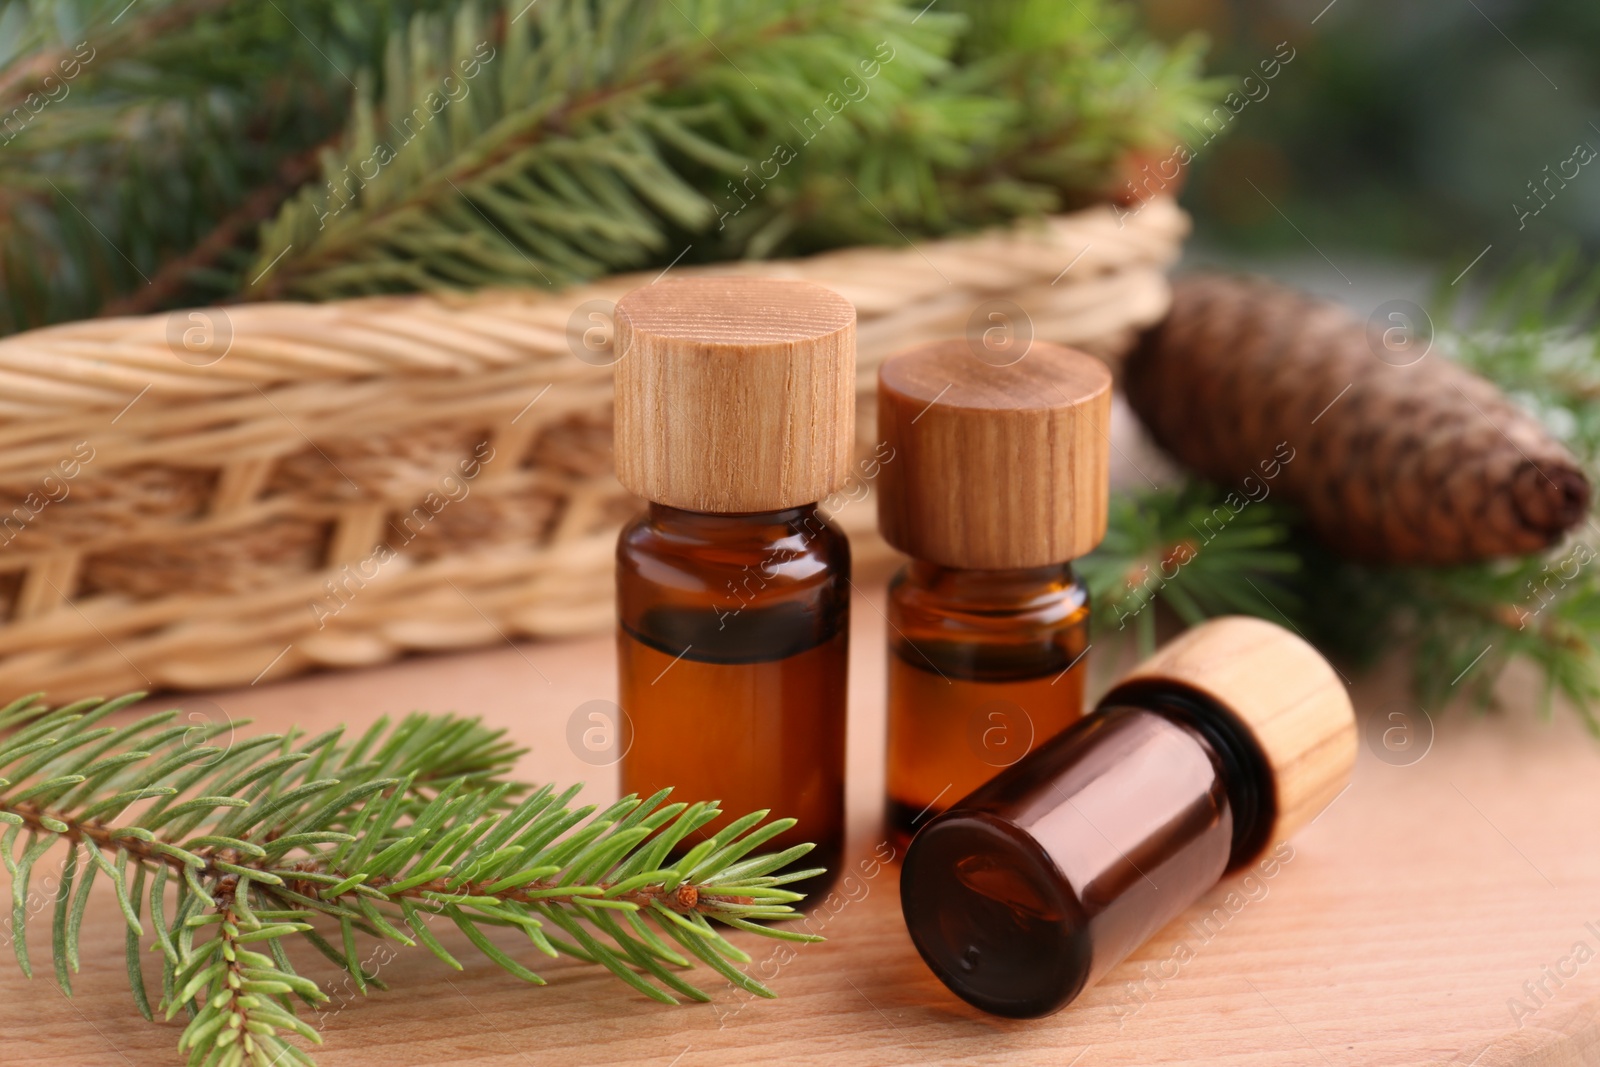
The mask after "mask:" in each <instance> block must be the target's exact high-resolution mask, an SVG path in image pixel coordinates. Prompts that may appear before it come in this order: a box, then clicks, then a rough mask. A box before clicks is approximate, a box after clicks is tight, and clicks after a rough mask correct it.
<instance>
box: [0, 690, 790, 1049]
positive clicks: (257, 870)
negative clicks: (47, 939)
mask: <svg viewBox="0 0 1600 1067" xmlns="http://www.w3.org/2000/svg"><path fill="white" fill-rule="evenodd" d="M138 698H139V695H138V694H134V695H132V696H129V697H124V698H122V699H120V700H116V701H107V702H101V701H83V702H80V703H78V704H74V705H71V706H68V707H64V708H59V709H55V710H51V709H49V708H48V707H46V706H45V705H43V704H41V703H40V702H39V701H38V699H37V698H36V697H27V698H23V699H22V700H19V701H17V702H16V703H14V704H12V705H10V706H9V707H6V708H4V709H0V774H4V776H5V777H0V824H4V825H5V826H6V829H5V832H4V835H3V837H0V860H3V862H4V864H5V866H6V869H7V871H8V872H9V874H10V876H11V888H12V913H13V920H12V921H13V929H14V936H13V938H12V944H13V948H14V951H15V952H16V956H17V961H18V964H19V965H20V966H21V967H22V969H23V971H24V973H27V974H30V975H31V974H32V970H33V964H32V961H31V960H30V959H29V957H28V949H27V943H26V935H25V925H26V922H27V919H28V912H29V909H28V907H27V901H28V897H29V886H30V883H31V878H32V875H33V872H34V868H35V866H36V865H37V863H38V861H39V860H40V859H41V858H42V857H43V856H44V855H45V853H46V852H47V851H49V850H50V848H51V847H52V846H54V845H55V844H57V843H64V844H65V845H66V846H67V856H66V859H65V862H64V864H63V868H62V879H61V882H60V886H59V888H58V891H57V894H56V908H55V913H54V917H53V920H52V924H51V928H52V935H53V936H52V960H53V964H54V967H55V970H56V973H57V975H58V978H59V979H60V980H61V984H62V988H63V989H64V990H67V991H69V992H70V988H71V985H70V975H71V973H72V972H75V971H76V970H77V969H78V965H79V959H78V942H79V934H80V931H81V928H82V924H83V922H84V918H85V915H86V913H87V906H86V902H87V899H88V895H89V894H88V887H89V885H90V884H91V882H92V881H93V880H94V879H95V878H96V876H97V875H98V876H104V877H105V878H106V879H107V880H108V881H109V882H110V883H111V885H112V888H113V894H114V897H115V899H116V901H117V904H118V906H119V908H120V910H121V912H122V915H123V921H124V923H125V925H126V928H127V931H128V936H127V939H126V940H127V956H128V971H129V976H130V985H131V988H132V992H133V996H134V1000H135V1003H136V1004H137V1005H138V1006H139V1008H140V1010H141V1011H142V1012H144V1014H145V1015H146V1016H147V1017H153V1016H154V1015H155V1013H156V1012H160V1013H161V1014H163V1015H164V1016H165V1017H166V1018H169V1019H170V1018H172V1017H174V1016H175V1015H177V1014H178V1013H180V1012H187V1013H188V1015H189V1021H188V1023H187V1026H186V1028H185V1031H184V1034H183V1036H182V1038H181V1040H180V1045H179V1047H180V1050H181V1051H183V1052H185V1053H186V1054H187V1056H188V1061H189V1062H190V1063H191V1064H196V1065H199V1064H218V1063H220V1064H241V1063H245V1062H251V1063H259V1062H288V1061H294V1062H300V1063H309V1062H310V1059H309V1057H308V1056H307V1054H306V1053H305V1052H304V1051H303V1050H302V1049H301V1048H300V1047H299V1046H298V1045H296V1044H294V1043H293V1041H295V1040H299V1039H303V1040H307V1041H311V1042H313V1043H318V1042H320V1038H319V1037H318V1034H317V1032H316V1030H315V1028H314V1027H313V1026H311V1025H310V1024H309V1023H308V1022H307V1021H306V1020H305V1019H304V1018H302V1017H301V1016H300V1015H299V1014H298V1007H297V1001H298V1002H299V1003H300V1004H313V1005H314V1004H316V1003H319V1002H322V1001H325V1000H327V994H325V993H324V992H323V991H322V990H321V989H320V988H319V987H318V986H317V985H316V984H315V983H314V982H312V981H311V980H309V979H307V978H305V977H304V976H302V975H300V974H298V973H297V972H296V971H295V969H294V966H293V963H292V960H291V957H290V954H289V952H288V951H287V949H288V948H289V947H290V946H291V945H294V944H297V943H298V944H307V945H310V946H312V947H314V948H316V949H317V950H318V951H320V952H322V953H323V954H324V955H326V956H328V957H329V958H330V959H331V960H333V962H334V963H335V964H336V965H338V966H339V967H341V968H342V969H343V970H345V971H346V973H348V974H349V976H350V978H351V979H352V981H353V982H354V983H355V984H356V986H357V987H358V988H359V989H361V990H363V991H365V990H366V989H367V988H368V987H369V986H370V987H375V988H383V987H384V986H383V983H382V982H381V980H379V978H378V976H377V975H376V974H372V973H368V972H367V971H366V970H365V969H364V968H363V966H362V962H361V960H362V955H361V951H360V944H361V942H362V941H364V940H370V939H377V940H381V941H389V942H396V943H399V944H402V945H407V946H414V945H416V944H417V943H418V942H420V943H422V944H423V945H424V946H425V947H426V948H427V949H428V950H429V951H431V952H432V953H433V954H434V955H436V956H438V957H439V958H440V959H441V960H443V961H444V962H445V963H446V964H447V965H450V966H452V967H455V968H457V969H459V968H460V967H461V963H460V962H459V961H458V960H457V959H455V957H454V956H453V955H452V954H451V953H450V952H449V950H447V949H446V948H445V946H444V944H443V943H442V942H441V941H440V940H439V939H438V937H437V936H436V935H435V933H434V931H433V930H431V929H430V924H431V923H433V922H434V921H435V920H438V919H441V918H443V919H448V920H449V921H450V923H451V924H453V925H454V926H456V927H458V928H459V929H460V930H461V931H462V933H463V934H464V936H465V937H466V939H467V940H468V942H470V943H471V944H472V945H473V946H474V947H475V948H476V949H477V950H478V951H479V952H481V953H483V954H484V955H485V956H487V957H488V958H489V959H490V960H492V961H493V962H494V963H495V964H496V965H498V966H499V967H501V968H502V969H504V970H505V971H507V972H508V973H509V974H512V975H514V976H515V977H518V978H520V979H522V980H524V981H528V982H532V983H535V984H542V983H543V980H542V979H541V978H539V976H538V975H537V974H536V973H535V972H533V971H532V970H529V969H528V968H527V967H526V966H525V965H524V964H523V963H521V962H520V961H519V960H518V959H516V958H515V956H514V955H513V953H512V952H511V951H509V950H507V949H506V948H503V947H502V946H501V945H499V944H498V943H497V942H496V941H495V940H494V939H493V938H491V937H490V935H489V934H488V932H487V931H486V929H485V928H487V927H505V928H508V929H511V930H515V931H519V932H520V933H521V934H522V935H523V936H525V937H526V938H527V939H528V941H529V942H530V943H531V944H532V945H533V946H534V948H535V949H536V950H537V951H539V952H541V953H543V954H544V955H547V956H551V957H555V956H557V955H560V954H563V953H565V954H568V955H574V956H577V957H579V958H582V959H586V960H589V961H592V962H595V963H598V964H599V965H601V966H603V967H605V968H606V969H607V970H609V971H611V973H613V974H615V975H616V976H617V977H618V978H619V979H621V980H622V981H624V982H625V983H627V984H628V985H629V986H631V987H633V988H634V989H636V990H638V991H639V992H641V993H643V994H644V995H646V996H648V997H651V998H653V999H656V1000H660V1001H663V1002H666V1003H674V1002H676V1001H677V999H678V997H680V996H681V997H688V998H690V999H696V1000H703V999H706V994H704V993H703V992H702V991H701V990H699V989H697V988H696V987H695V986H693V985H692V984H690V983H688V982H687V981H685V980H684V979H683V978H682V977H680V976H679V974H678V973H677V972H678V970H679V969H681V968H683V967H687V966H689V965H690V964H691V963H692V962H693V960H694V959H699V960H700V961H702V962H704V963H706V964H707V965H708V966H710V967H711V968H712V969H713V970H715V971H717V973H718V974H720V975H722V976H724V977H726V978H727V979H728V980H729V981H731V982H733V983H734V984H736V985H737V986H739V987H741V988H743V989H745V990H747V991H749V992H751V993H754V994H757V995H760V996H771V995H772V993H771V991H770V990H768V989H767V988H766V987H765V986H763V985H762V984H761V983H760V982H758V981H756V980H755V979H754V978H752V977H750V976H749V975H747V974H745V973H744V972H743V971H741V970H740V969H739V967H738V965H739V964H742V963H745V962H748V957H747V956H746V955H745V954H744V953H743V952H742V951H740V950H739V949H738V948H737V947H735V946H734V945H733V944H731V943H730V942H728V941H727V940H726V939H724V938H723V937H722V935H721V934H719V933H718V932H717V931H716V929H715V928H714V927H712V926H711V925H710V922H711V921H712V920H714V921H716V922H719V923H722V924H724V925H727V926H730V927H733V928H736V929H741V930H747V931H751V932H754V933H759V934H764V935H767V936H773V937H784V938H789V939H798V940H814V938H812V937H811V936H810V935H806V934H799V933H792V932H787V931H783V930H781V929H776V928H771V927H768V926H766V925H764V924H765V923H767V922H772V921H781V920H784V919H788V918H793V917H795V912H794V910H793V908H792V907H791V905H792V904H793V902H795V901H796V900H799V899H800V894H797V893H794V892H792V891H790V890H788V889H786V888H784V886H786V885H789V884H791V883H793V882H795V881H797V880H799V879H802V878H806V877H809V876H811V875H814V874H816V873H818V872H816V871H804V870H803V871H790V870H787V869H786V868H787V867H788V865H789V864H791V863H792V862H793V861H795V860H796V859H798V858H800V857H801V856H802V855H804V854H805V853H806V852H808V851H809V850H810V847H811V846H809V845H800V846H795V847H793V848H789V849H787V850H784V851H782V852H779V853H777V854H759V855H758V854H756V853H757V851H758V850H759V849H760V848H761V847H762V846H763V845H765V844H767V843H768V842H769V841H771V840H772V839H773V838H774V837H776V836H777V835H779V834H781V833H783V832H784V831H786V830H788V829H790V828H791V827H792V826H793V825H794V821H793V820H790V819H778V820H774V821H771V822H764V820H765V818H766V813H765V812H757V813H754V814H751V815H747V816H745V817H744V818H741V819H737V820H733V821H732V822H728V823H726V825H723V826H721V828H720V829H716V830H715V832H711V831H712V829H713V824H715V823H718V822H720V821H722V813H721V812H720V811H719V810H718V809H717V808H716V806H715V805H712V804H705V803H697V804H686V803H681V802H680V803H668V801H667V797H668V792H667V791H666V790H662V791H661V792H660V793H657V794H656V795H654V796H652V797H649V798H645V799H640V798H637V797H625V798H623V799H621V800H619V801H617V802H616V803H614V804H612V805H610V806H609V807H607V808H605V809H604V810H598V809H596V808H595V807H594V806H582V807H574V806H573V802H574V800H575V798H576V796H577V794H578V788H577V787H573V788H571V789H567V790H565V791H563V792H561V793H559V794H558V793H557V792H556V791H555V790H554V789H552V788H551V787H549V786H545V787H543V788H539V789H530V788H529V787H527V786H524V785H521V784H520V783H517V782H514V781H512V780H510V779H508V778H507V777H506V774H507V773H508V772H509V769H510V766H511V764H512V762H513V761H514V760H515V759H516V757H517V756H518V755H519V754H520V753H519V751H518V750H517V749H515V748H514V747H513V746H511V745H510V744H509V743H508V742H507V741H506V740H505V738H504V736H503V734H502V732H500V731H492V730H489V729H486V728H485V727H483V726H482V725H481V724H480V723H479V722H478V721H477V720H474V719H463V718H457V717H454V716H429V715H420V714H418V715H411V716H407V717H405V718H404V719H401V720H400V721H398V722H395V723H392V724H391V723H389V722H388V721H386V720H383V721H380V722H378V723H377V724H375V725H374V726H373V727H372V728H371V729H369V730H367V731H366V732H365V733H364V734H362V735H361V736H360V737H357V738H355V739H354V740H346V738H345V737H344V734H343V731H342V730H333V731H329V732H328V733H325V734H322V735H319V736H317V737H310V738H306V737H301V736H300V735H298V734H294V733H290V734H287V735H282V736H279V735H263V736H259V737H254V738H247V739H244V740H240V741H235V742H233V743H232V744H231V745H230V746H228V747H222V746H218V745H215V744H212V743H211V742H212V741H213V740H214V739H215V738H216V737H217V736H218V735H220V734H221V733H223V732H224V731H231V729H232V727H231V725H230V724H225V723H224V724H215V725H212V726H206V727H188V726H184V725H182V724H177V723H175V721H174V720H175V716H176V712H175V711H167V712H159V713H156V714H154V715H147V716H144V717H142V718H139V719H136V720H134V721H132V722H129V723H127V724H126V725H123V726H120V727H118V726H111V725H105V724H104V723H105V721H106V720H107V719H108V717H109V716H111V715H112V714H113V713H115V712H117V711H119V710H121V709H123V708H125V707H127V706H128V705H129V704H131V703H133V702H134V701H135V700H137V699H138ZM708 835H709V836H708ZM691 836H699V837H701V838H702V840H700V841H699V843H698V844H696V845H694V847H692V848H689V849H687V851H685V852H683V854H682V855H679V856H676V857H674V856H673V855H672V853H673V851H674V849H675V848H678V847H680V845H681V843H682V842H685V841H687V840H689V839H690V838H691ZM74 883H76V886H77V888H76V891H75V892H74ZM146 923H148V924H149V925H148V926H147V925H146ZM147 933H153V934H154V937H155V945H154V949H153V951H157V952H159V953H160V955H161V960H162V964H161V971H162V973H161V985H160V995H159V996H157V997H155V998H153V999H152V998H151V997H150V996H149V994H148V992H147V991H146V987H145V979H144V968H143V964H142V960H141V957H142V956H143V955H144V954H143V953H142V952H141V945H142V943H143V941H144V939H145V937H146V935H147ZM662 935H665V937H663V936H662ZM674 944H675V945H676V946H677V947H673V946H674ZM680 949H681V950H682V951H680Z"/></svg>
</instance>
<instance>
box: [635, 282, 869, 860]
mask: <svg viewBox="0 0 1600 1067" xmlns="http://www.w3.org/2000/svg"><path fill="white" fill-rule="evenodd" d="M616 345H617V350H618V351H619V352H620V353H621V355H620V357H619V359H618V362H617V372H616V373H617V378H616V397H617V400H616V466H617V478H618V479H619V480H620V481H621V482H622V484H623V485H624V486H625V487H627V488H628V489H629V490H631V491H632V492H634V493H636V494H638V495H639V496H642V497H644V498H645V499H646V500H648V501H649V502H650V507H649V512H648V514H647V515H645V516H644V517H643V518H641V519H639V520H637V521H635V522H634V523H632V524H631V525H629V526H628V527H627V528H626V529H624V530H623V531H622V535H621V537H620V539H619V540H618V543H617V612H618V620H619V631H618V637H617V642H618V653H619V663H618V667H619V694H620V704H621V707H622V710H623V712H624V713H625V715H626V716H627V720H628V722H629V724H630V725H631V734H632V737H631V745H630V747H629V748H628V750H627V752H626V754H625V755H624V756H623V758H622V765H621V771H622V789H623V792H625V793H638V794H640V795H648V794H650V793H653V792H655V791H656V790H658V789H661V788H664V787H668V786H670V787H673V789H674V790H675V796H676V797H677V798H679V799H684V800H719V801H721V806H722V810H723V812H724V813H725V814H724V816H723V818H722V820H720V821H719V822H717V823H713V824H711V825H710V826H708V827H706V828H705V831H704V832H705V833H706V834H709V833H711V832H714V831H715V830H717V829H719V828H720V827H721V826H722V825H723V824H724V823H725V822H727V821H729V820H731V819H733V818H738V817H740V816H742V815H745V814H747V813H749V812H752V811H756V810H760V809H763V808H765V809H770V810H771V812H772V816H773V817H774V818H782V817H793V818H795V819H798V820H799V822H798V825H797V826H795V827H794V828H793V829H792V830H790V831H788V832H787V833H785V834H783V835H781V836H779V837H777V838H775V839H774V840H773V841H772V842H771V847H772V848H774V849H781V848H786V847H788V846H790V845H794V844H799V843H801V842H804V841H810V842H813V843H815V844H816V846H817V848H816V850H815V851H814V852H813V853H812V854H811V855H810V856H809V857H808V858H807V860H806V861H805V862H806V864H807V865H808V866H809V865H816V866H823V867H827V868H828V869H829V870H830V871H832V870H834V869H835V868H836V867H837V866H838V859H839V855H840V853H841V851H842V848H843V840H844V745H845V680H846V673H845V664H846V660H845V654H846V645H847V644H848V636H849V605H850V598H849V580H850V549H849V545H848V543H847V542H846V540H845V537H844V535H843V534H842V533H840V532H839V531H838V530H837V529H835V528H834V527H832V526H830V525H829V524H828V523H827V522H826V521H825V520H824V519H823V518H822V516H821V515H820V514H819V513H818V511H817V502H818V501H820V500H822V499H823V498H825V497H827V496H828V495H829V494H831V493H832V492H834V491H835V490H836V489H838V488H839V487H840V485H841V484H842V483H843V482H844V479H845V477H846V475H847V473H848V467H849V462H850V446H851V444H852V441H853V437H854V419H855V309H854V307H853V306H852V305H851V304H850V303H849V302H848V301H847V300H845V299H844V298H843V297H841V296H839V295H838V294H836V293H834V292H831V291H830V290H827V289H824V288H822V287H820V286H817V285H812V284H810V283H806V282H796V281H780V280H774V279H759V278H693V279H685V280H674V281H664V282H660V283H658V284H655V285H650V286H646V287H645V288H643V289H636V290H634V291H633V292H631V293H629V294H628V295H627V296H625V297H623V298H622V300H621V301H620V302H618V304H617V310H616ZM696 843H698V841H697V840H688V841H685V842H684V847H686V848H687V847H689V846H692V845H694V844H696ZM824 882H825V880H819V881H817V882H814V883H812V884H811V885H809V886H804V885H803V886H800V887H799V888H800V889H801V890H802V891H808V890H809V891H811V892H815V891H816V890H817V889H818V888H820V886H821V885H822V884H824Z"/></svg>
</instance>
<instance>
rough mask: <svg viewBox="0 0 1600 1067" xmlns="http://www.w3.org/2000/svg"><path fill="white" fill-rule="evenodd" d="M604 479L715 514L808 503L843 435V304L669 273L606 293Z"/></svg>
mask: <svg viewBox="0 0 1600 1067" xmlns="http://www.w3.org/2000/svg"><path fill="white" fill-rule="evenodd" d="M615 343H616V346H617V351H618V352H620V353H621V356H619V357H618V360H617V365H616V367H617V370H616V397H617V413H616V465H617V480H618V481H620V482H621V483H622V484H623V485H624V486H625V487H626V488H627V489H628V490H630V491H631V492H633V493H636V494H638V495H639V496H642V497H644V498H645V499H646V500H652V501H655V502H656V503H658V504H666V505H668V506H669V507H675V508H685V509H687V510H690V511H701V512H711V513H716V514H737V513H741V512H755V511H777V510H779V509H781V508H791V507H798V506H799V505H802V504H811V503H815V502H816V501H819V500H821V499H823V498H824V497H826V496H828V495H829V494H830V493H832V492H834V491H835V490H836V489H838V488H839V487H840V486H841V485H843V484H844V480H845V478H846V477H847V476H848V474H849V468H850V446H851V444H852V442H853V439H854V434H855V407H856V387H855V386H856V311H855V307H854V305H852V304H851V303H850V302H849V301H848V300H846V299H845V298H844V297H842V296H840V295H839V294H838V293H835V292H833V291H832V290H830V289H824V288H823V287H822V286H820V285H813V284H811V283H810V282H801V281H789V280H785V279H777V278H744V277H696V278H679V279H673V280H669V281H664V282H659V283H657V284H655V285H647V286H645V287H644V288H642V289H635V290H634V291H633V292H631V293H629V294H628V295H626V296H624V297H623V298H622V299H621V300H620V301H618V302H617V311H616V337H615Z"/></svg>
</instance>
